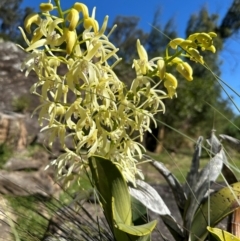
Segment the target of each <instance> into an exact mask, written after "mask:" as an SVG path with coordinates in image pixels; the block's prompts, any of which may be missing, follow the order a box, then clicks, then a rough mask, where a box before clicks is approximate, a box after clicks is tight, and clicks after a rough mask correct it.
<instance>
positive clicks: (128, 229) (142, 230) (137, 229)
mask: <svg viewBox="0 0 240 241" xmlns="http://www.w3.org/2000/svg"><path fill="white" fill-rule="evenodd" d="M115 203H116V201H115V199H114V198H113V200H112V210H113V219H114V222H115V227H116V228H117V229H119V230H121V231H123V232H125V233H128V234H131V235H134V236H145V235H149V234H151V232H152V231H153V229H154V228H155V226H156V224H157V220H154V221H151V222H149V223H146V224H143V225H138V226H133V225H127V224H126V223H125V222H124V221H123V220H122V219H121V216H120V215H119V213H118V211H117V208H116V207H115Z"/></svg>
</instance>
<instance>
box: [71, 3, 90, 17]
mask: <svg viewBox="0 0 240 241" xmlns="http://www.w3.org/2000/svg"><path fill="white" fill-rule="evenodd" d="M73 8H75V9H76V10H77V11H78V12H79V13H82V14H83V18H84V19H87V18H89V14H88V8H87V6H86V5H85V4H83V3H79V2H76V3H75V4H74V5H73Z"/></svg>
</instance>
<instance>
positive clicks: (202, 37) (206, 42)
mask: <svg viewBox="0 0 240 241" xmlns="http://www.w3.org/2000/svg"><path fill="white" fill-rule="evenodd" d="M196 39H197V41H198V42H199V43H201V44H202V45H203V47H205V48H208V47H210V46H211V45H212V43H213V40H212V38H211V37H210V36H209V35H208V34H207V33H200V34H198V36H197V37H196Z"/></svg>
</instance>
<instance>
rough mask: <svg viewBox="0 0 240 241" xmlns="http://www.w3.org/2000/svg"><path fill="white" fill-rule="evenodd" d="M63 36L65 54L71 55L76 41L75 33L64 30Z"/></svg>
mask: <svg viewBox="0 0 240 241" xmlns="http://www.w3.org/2000/svg"><path fill="white" fill-rule="evenodd" d="M64 35H65V41H66V43H67V47H66V52H67V54H71V53H72V50H73V47H74V45H75V43H76V40H77V36H76V33H75V31H70V30H69V29H67V28H66V29H65V32H64Z"/></svg>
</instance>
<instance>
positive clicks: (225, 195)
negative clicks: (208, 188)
mask: <svg viewBox="0 0 240 241" xmlns="http://www.w3.org/2000/svg"><path fill="white" fill-rule="evenodd" d="M209 198H210V205H209V203H208V200H207V199H206V200H205V201H204V202H203V203H202V205H200V207H199V209H198V210H197V212H196V214H195V216H194V218H193V222H192V225H191V230H190V233H191V241H197V240H199V239H201V240H204V239H205V238H206V236H207V233H208V232H207V230H206V226H207V224H208V216H209V217H210V220H209V222H210V225H211V226H212V227H214V226H215V225H216V224H217V223H219V222H220V221H221V220H222V219H223V218H224V217H226V216H227V215H229V214H230V213H232V212H233V211H234V210H236V209H237V208H239V201H238V200H239V199H240V182H237V183H234V184H232V185H230V186H229V187H225V188H222V189H221V190H219V191H218V192H216V193H214V194H213V195H211V196H210V197H209ZM209 212H210V214H209ZM208 214H209V215H208Z"/></svg>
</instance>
